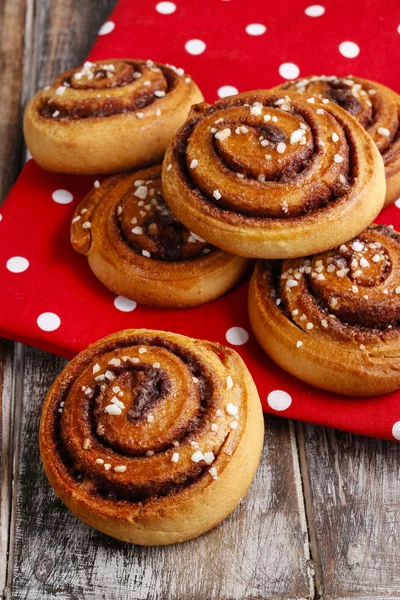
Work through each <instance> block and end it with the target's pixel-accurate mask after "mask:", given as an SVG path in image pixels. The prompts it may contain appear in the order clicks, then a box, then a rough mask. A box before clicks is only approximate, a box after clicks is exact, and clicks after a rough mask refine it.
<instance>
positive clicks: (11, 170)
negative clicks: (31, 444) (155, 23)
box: [0, 0, 25, 593]
mask: <svg viewBox="0 0 400 600" xmlns="http://www.w3.org/2000/svg"><path fill="white" fill-rule="evenodd" d="M24 25H25V2H23V1H21V2H13V1H12V0H4V1H3V2H2V3H0V40H1V41H0V70H1V82H2V94H1V95H0V139H1V144H0V206H1V204H2V202H3V200H4V198H5V196H6V194H7V192H8V190H9V189H10V187H11V185H12V183H13V182H14V179H15V177H16V175H17V173H18V170H19V166H20V158H21V156H20V154H21V147H22V144H21V118H20V116H21V95H22V87H23V86H22V82H23V73H22V70H23V40H24ZM0 214H1V211H0ZM12 354H13V344H12V343H8V342H3V341H0V400H1V406H0V593H1V592H2V590H3V588H4V586H5V582H6V577H7V559H8V543H9V537H8V536H9V521H10V511H11V498H10V491H11V478H12V464H11V460H12V454H11V452H10V447H11V444H12V407H13V404H12V402H11V398H12Z"/></svg>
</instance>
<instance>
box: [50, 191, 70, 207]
mask: <svg viewBox="0 0 400 600" xmlns="http://www.w3.org/2000/svg"><path fill="white" fill-rule="evenodd" d="M51 197H52V198H53V200H54V202H57V204H69V203H70V202H72V200H73V199H74V197H73V195H72V194H71V192H69V191H68V190H56V191H55V192H53V193H52V195H51Z"/></svg>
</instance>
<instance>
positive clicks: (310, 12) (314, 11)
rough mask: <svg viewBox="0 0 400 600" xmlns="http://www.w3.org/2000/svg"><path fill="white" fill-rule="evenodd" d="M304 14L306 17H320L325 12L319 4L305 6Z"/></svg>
mask: <svg viewBox="0 0 400 600" xmlns="http://www.w3.org/2000/svg"><path fill="white" fill-rule="evenodd" d="M304 12H305V13H306V15H307V17H322V15H323V14H324V12H325V7H324V6H321V5H320V4H312V5H311V6H307V8H306V10H305V11H304Z"/></svg>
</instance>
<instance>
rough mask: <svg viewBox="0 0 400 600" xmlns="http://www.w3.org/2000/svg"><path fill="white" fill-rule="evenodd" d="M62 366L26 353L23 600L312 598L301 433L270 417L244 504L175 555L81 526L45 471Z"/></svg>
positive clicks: (19, 584)
mask: <svg viewBox="0 0 400 600" xmlns="http://www.w3.org/2000/svg"><path fill="white" fill-rule="evenodd" d="M62 364H63V361H62V360H61V359H55V358H54V357H50V356H49V355H47V354H44V353H41V352H39V351H36V350H33V349H27V350H26V352H25V373H26V376H25V386H24V393H23V402H22V404H23V413H22V415H21V417H22V422H21V444H20V449H19V452H20V457H19V469H18V473H17V480H16V486H17V493H16V499H15V501H16V504H15V511H16V513H15V515H16V527H15V538H14V546H15V554H14V586H13V595H12V597H13V598H14V599H15V600H20V599H22V598H24V599H26V600H33V599H35V600H39V599H40V600H46V599H50V598H54V597H57V598H58V599H59V600H67V599H68V600H70V599H71V598H72V599H77V598H85V599H86V600H94V599H96V600H100V599H102V598H104V599H105V598H107V599H108V600H114V599H115V600H122V599H125V598H126V599H128V598H129V600H139V599H140V600H141V599H151V600H169V599H171V598H174V599H176V600H180V599H182V600H190V599H193V600H195V599H196V600H197V599H203V598H204V599H206V598H207V599H214V598H215V599H216V598H218V599H221V600H223V599H226V600H228V599H229V600H234V599H238V600H239V599H240V600H245V599H247V598H260V599H261V598H262V599H271V600H272V599H274V600H278V599H285V600H286V599H288V598H293V599H294V598H304V597H312V596H313V587H312V579H311V583H310V564H309V552H308V542H307V531H306V522H305V515H304V506H303V500H302V490H301V480H300V471H299V463H298V456H297V449H296V443H295V437H294V432H293V428H292V426H291V424H290V423H289V422H288V421H285V420H282V419H277V418H272V417H269V418H267V420H266V426H267V433H266V444H265V448H264V454H263V458H262V462H261V466H260V469H259V471H258V473H257V477H256V480H255V482H254V484H253V486H252V487H251V489H250V492H249V494H248V496H247V497H246V499H245V500H243V502H242V503H241V505H240V506H239V508H238V509H237V511H236V512H235V513H234V515H232V516H231V517H230V518H229V519H228V520H227V521H225V523H223V524H221V525H220V526H219V527H218V528H216V529H215V530H213V531H211V532H210V533H208V534H206V535H204V536H202V537H200V538H198V539H197V540H193V541H192V542H188V543H186V544H180V545H176V546H170V547H160V548H140V547H135V546H130V545H128V544H123V543H120V542H117V541H115V540H112V539H111V538H108V537H106V536H104V535H102V534H100V533H98V532H96V531H95V530H93V529H90V528H89V527H87V526H86V525H84V524H83V523H81V522H79V521H78V520H77V519H76V518H75V517H74V516H73V515H72V514H71V513H69V511H68V510H67V509H66V508H65V507H64V506H63V504H62V503H61V502H60V501H59V500H58V499H57V498H56V496H55V495H54V493H53V491H52V490H51V488H50V486H49V484H48V483H47V481H46V479H45V475H44V473H43V471H42V468H41V466H40V458H39V450H38V444H37V433H38V424H39V415H40V406H41V402H42V399H43V396H44V394H45V391H46V390H47V388H48V387H49V385H50V383H51V381H52V379H53V377H54V376H55V375H56V373H57V372H58V371H59V370H60V369H61V367H62Z"/></svg>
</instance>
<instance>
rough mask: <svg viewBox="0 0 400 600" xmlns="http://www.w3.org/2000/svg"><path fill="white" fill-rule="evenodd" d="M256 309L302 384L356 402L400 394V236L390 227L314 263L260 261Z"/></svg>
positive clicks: (253, 318)
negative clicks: (358, 399) (353, 399)
mask: <svg viewBox="0 0 400 600" xmlns="http://www.w3.org/2000/svg"><path fill="white" fill-rule="evenodd" d="M249 310H250V322H251V325H252V328H253V331H254V333H255V335H256V337H257V339H258V341H259V343H260V345H261V346H262V347H263V349H264V350H265V351H266V352H267V354H269V355H270V357H271V358H272V359H273V360H274V361H275V362H277V363H278V365H279V366H281V367H282V368H283V369H285V370H286V371H288V372H289V373H291V374H292V375H295V376H296V377H298V378H299V379H302V380H303V381H306V382H307V383H310V384H311V385H314V386H316V387H318V388H321V389H324V390H328V391H330V392H335V393H337V394H345V395H348V396H374V395H378V394H385V393H389V392H393V391H394V390H397V389H399V388H400V329H399V326H398V324H399V321H400V234H399V233H396V232H395V231H393V229H391V228H390V227H387V226H386V225H373V226H371V227H368V229H366V230H365V231H364V232H363V233H361V234H360V235H359V236H358V237H357V238H356V239H354V240H352V241H350V242H348V243H346V244H343V245H341V246H340V248H336V249H335V250H330V251H328V252H324V253H322V254H317V255H315V256H311V257H309V258H300V259H296V260H285V261H259V262H258V263H257V266H256V269H255V271H254V275H253V278H252V281H251V285H250V291H249Z"/></svg>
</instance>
